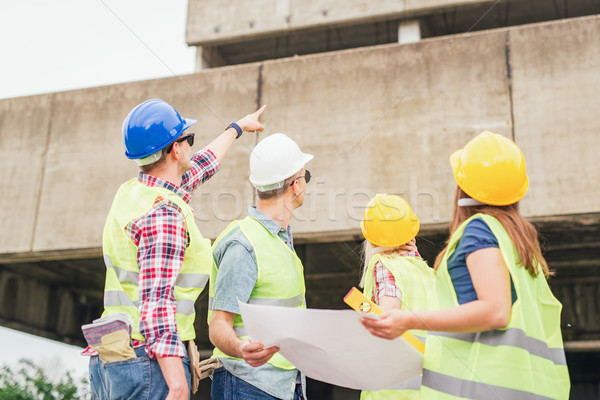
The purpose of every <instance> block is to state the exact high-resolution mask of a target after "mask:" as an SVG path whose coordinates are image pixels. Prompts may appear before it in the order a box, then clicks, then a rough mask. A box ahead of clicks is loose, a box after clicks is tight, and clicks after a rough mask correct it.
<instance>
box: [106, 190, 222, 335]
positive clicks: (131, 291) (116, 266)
mask: <svg viewBox="0 0 600 400" xmlns="http://www.w3.org/2000/svg"><path fill="white" fill-rule="evenodd" d="M159 197H162V199H164V201H168V202H171V203H174V204H175V205H176V206H177V207H179V208H180V209H181V211H182V213H183V214H184V215H185V223H186V227H187V232H188V237H189V238H188V246H187V248H186V250H185V256H184V259H183V265H182V266H181V269H180V271H179V275H178V276H177V280H176V282H175V287H174V293H175V301H176V303H177V305H176V314H175V320H176V323H177V332H178V333H179V336H180V338H181V340H183V341H185V340H192V339H194V338H195V337H196V333H195V331H194V319H195V317H196V312H195V308H194V304H195V302H196V299H197V298H198V296H200V293H201V292H202V290H203V289H204V286H206V282H207V281H208V278H209V273H210V268H211V264H212V261H211V260H212V252H211V248H210V241H209V240H208V239H205V238H203V237H202V234H201V233H200V230H199V229H198V227H197V225H196V223H195V221H194V212H193V210H192V208H191V207H190V206H189V205H188V204H187V203H186V202H185V201H184V200H183V199H182V198H181V197H180V196H178V195H177V194H175V193H173V192H172V191H170V190H168V189H165V188H159V187H148V186H146V185H144V184H142V183H141V182H139V181H138V180H137V179H132V180H130V181H128V182H126V183H124V184H123V185H121V187H120V188H119V190H118V192H117V194H116V196H115V199H114V201H113V204H112V207H111V209H110V212H109V213H108V218H107V219H106V224H105V226H104V235H103V240H102V247H103V252H104V261H105V264H106V268H107V269H106V284H105V289H104V313H103V314H102V316H105V315H108V314H113V313H117V312H125V313H127V314H129V316H130V317H131V320H132V322H133V331H132V337H133V338H134V339H137V340H144V337H143V336H142V335H141V334H140V332H139V330H138V323H139V320H140V310H139V308H138V307H139V306H140V304H139V303H140V302H139V290H138V274H139V266H138V262H137V252H138V248H137V246H136V245H135V244H134V243H133V242H132V241H131V239H130V237H129V235H128V234H127V231H126V229H127V226H128V225H129V223H130V222H132V221H134V220H136V219H138V218H139V217H141V216H143V215H145V214H147V213H148V212H149V211H151V209H152V207H153V205H154V204H155V202H156V201H157V199H158V198H159Z"/></svg>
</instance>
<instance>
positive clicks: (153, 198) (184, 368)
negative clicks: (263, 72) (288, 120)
mask: <svg viewBox="0 0 600 400" xmlns="http://www.w3.org/2000/svg"><path fill="white" fill-rule="evenodd" d="M265 107H266V106H263V107H261V108H260V109H259V110H258V111H256V112H254V113H252V114H248V115H246V116H245V117H243V118H242V119H240V120H239V121H238V122H237V123H231V124H230V125H229V126H228V127H227V128H226V130H225V132H223V133H222V134H221V135H220V136H218V137H217V138H216V139H215V140H213V141H212V142H211V143H210V144H208V146H206V147H205V148H203V149H201V150H199V151H198V152H196V153H194V154H192V150H191V147H192V145H193V143H194V133H189V132H188V128H190V127H191V126H192V125H193V124H194V123H196V120H193V119H189V118H183V117H181V116H180V115H179V113H178V112H177V110H176V109H175V108H173V107H172V106H171V105H169V104H168V103H166V102H164V101H162V100H159V99H151V100H147V101H145V102H144V103H142V104H140V105H138V106H136V107H135V108H134V109H133V110H132V111H131V112H130V113H129V115H128V116H127V118H126V119H125V122H124V124H123V139H124V142H125V147H126V152H125V155H126V156H127V157H128V158H129V159H133V160H134V161H136V163H137V164H138V165H139V166H140V173H139V175H138V177H137V179H132V180H130V181H128V182H126V183H125V184H123V185H122V186H121V187H120V188H119V191H118V192H117V195H116V196H115V199H114V201H113V205H112V207H111V211H110V212H109V215H108V218H107V221H106V225H105V229H104V237H103V252H104V259H105V263H106V267H107V278H106V287H105V294H104V306H105V311H104V313H103V316H106V315H109V314H113V313H117V312H125V313H127V314H129V316H130V317H131V319H132V321H133V327H132V330H133V332H132V339H133V347H134V350H135V353H136V356H137V358H134V359H130V360H123V361H117V362H108V363H103V362H102V361H101V360H99V357H98V355H97V353H96V352H95V351H94V350H93V349H91V348H88V349H86V350H85V351H84V355H89V356H91V359H90V381H91V387H92V397H93V398H94V399H108V398H110V399H112V398H135V399H142V398H144V399H164V398H167V399H169V400H171V399H173V400H175V399H188V398H189V392H190V372H189V358H188V356H187V350H186V347H185V345H184V343H183V342H184V341H188V340H193V339H194V337H195V333H194V329H193V323H194V317H195V314H194V302H195V300H196V299H197V297H198V296H199V294H200V292H201V291H202V289H203V288H204V286H205V285H206V282H207V280H208V273H209V271H210V268H211V266H212V260H211V250H210V241H208V240H207V239H204V238H203V237H202V235H201V234H200V231H199V230H198V228H197V226H196V224H195V222H194V216H193V210H192V209H191V207H190V206H189V202H190V200H191V195H192V193H193V191H194V190H196V189H197V188H198V187H199V186H200V185H201V184H202V183H204V182H205V181H207V180H208V179H210V178H211V177H212V176H213V175H214V174H215V173H216V172H217V171H218V170H219V163H220V161H221V160H222V159H223V157H224V156H225V154H226V153H227V151H228V149H229V147H230V146H231V145H232V143H233V141H234V140H235V139H237V138H239V137H240V136H241V134H242V133H243V132H244V131H247V132H257V131H262V130H263V129H264V127H263V125H262V124H261V123H260V121H259V118H260V116H261V114H262V112H263V111H264V109H265Z"/></svg>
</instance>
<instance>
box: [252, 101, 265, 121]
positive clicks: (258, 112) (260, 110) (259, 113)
mask: <svg viewBox="0 0 600 400" xmlns="http://www.w3.org/2000/svg"><path fill="white" fill-rule="evenodd" d="M265 108H267V105H266V104H263V106H262V107H261V108H259V109H258V110H256V111H255V112H254V114H256V118H258V117H260V116H261V115H262V113H263V111H265Z"/></svg>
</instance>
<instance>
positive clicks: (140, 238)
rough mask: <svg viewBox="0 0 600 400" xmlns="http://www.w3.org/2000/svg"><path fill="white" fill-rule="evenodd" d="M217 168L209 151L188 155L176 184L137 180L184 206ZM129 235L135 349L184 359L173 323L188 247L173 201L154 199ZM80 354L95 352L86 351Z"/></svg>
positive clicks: (133, 223)
mask: <svg viewBox="0 0 600 400" xmlns="http://www.w3.org/2000/svg"><path fill="white" fill-rule="evenodd" d="M218 170H219V161H218V160H217V158H216V157H215V155H214V154H213V153H212V152H211V151H210V150H208V149H202V150H200V151H198V152H197V153H195V154H194V156H193V157H192V168H191V169H190V170H189V171H187V172H186V173H185V174H184V175H183V176H182V181H181V186H176V185H174V184H172V183H170V182H167V181H164V180H162V179H160V178H157V177H155V176H152V175H146V174H143V173H140V174H139V176H138V180H139V181H140V182H141V183H143V184H144V185H147V186H150V187H162V188H166V189H168V190H170V191H172V192H174V193H176V194H177V195H179V196H180V197H181V198H182V199H183V200H184V201H185V202H186V203H189V202H190V200H191V198H192V192H193V191H194V190H196V189H197V188H198V186H200V185H201V184H202V183H203V182H205V181H206V180H208V179H209V178H210V177H212V176H213V175H214V174H215V173H216V172H217V171H218ZM126 229H127V233H128V235H129V237H130V238H131V240H132V241H133V243H135V245H136V246H137V247H138V255H137V259H138V266H139V270H140V272H139V280H138V286H139V294H140V300H141V301H140V305H139V308H140V314H141V316H140V321H139V326H138V328H139V331H140V333H141V334H142V336H144V338H146V341H145V342H143V341H139V340H134V341H133V342H134V343H133V346H134V347H139V346H142V345H146V353H147V354H148V356H149V357H150V358H155V357H156V356H160V357H173V356H175V357H184V356H185V355H186V350H185V347H184V345H183V343H182V341H181V339H180V337H179V334H178V333H177V323H176V321H175V310H176V301H175V294H174V286H175V281H176V279H177V275H178V274H179V270H180V268H181V266H182V264H183V258H184V256H185V249H186V247H187V244H188V232H187V227H186V224H185V216H184V214H183V213H182V211H181V209H180V208H179V207H178V206H177V205H176V204H174V203H172V202H169V201H167V200H165V199H164V198H162V197H158V198H157V199H156V201H155V202H154V205H153V207H152V210H151V211H150V212H149V213H148V214H145V215H143V216H141V217H140V218H138V219H136V220H133V221H131V222H130V223H129V225H128V226H127V228H126ZM83 354H84V355H96V354H97V353H96V352H95V351H94V350H93V349H91V348H89V347H88V348H87V349H86V350H85V351H84V352H83Z"/></svg>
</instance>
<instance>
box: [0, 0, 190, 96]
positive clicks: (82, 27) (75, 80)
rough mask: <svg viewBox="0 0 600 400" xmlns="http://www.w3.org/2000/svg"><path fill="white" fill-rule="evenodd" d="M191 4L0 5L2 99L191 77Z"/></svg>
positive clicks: (172, 0) (111, 0)
mask: <svg viewBox="0 0 600 400" xmlns="http://www.w3.org/2000/svg"><path fill="white" fill-rule="evenodd" d="M186 15H187V0H169V1H164V0H160V1H159V0H144V1H142V0H126V1H117V0H53V1H47V0H19V1H9V0H5V1H1V2H0V43H1V44H2V45H1V46H0V49H1V53H0V54H1V56H0V60H1V62H0V98H7V97H16V96H24V95H30V94H37V93H46V92H54V91H61V90H67V89H76V88H84V87H90V86H99V85H106V84H111V83H119V82H128V81H136V80H143V79H149V78H156V77H166V76H172V75H173V73H175V74H188V73H191V72H193V69H194V58H195V49H193V48H189V47H188V46H187V44H186V43H185V19H186Z"/></svg>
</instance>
